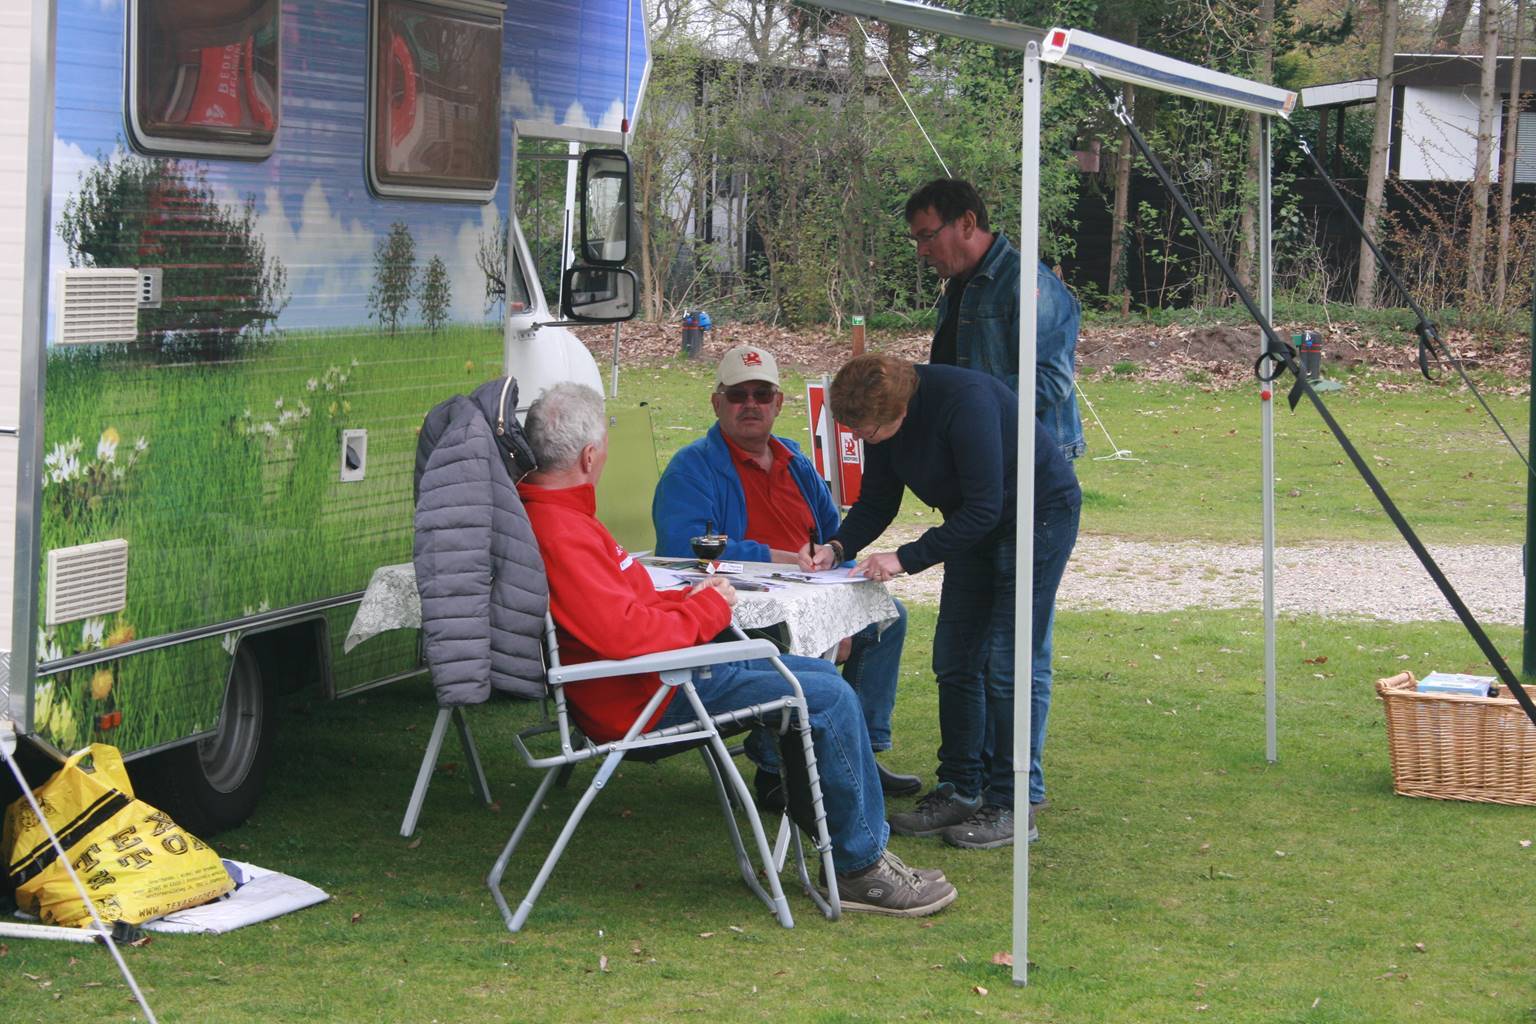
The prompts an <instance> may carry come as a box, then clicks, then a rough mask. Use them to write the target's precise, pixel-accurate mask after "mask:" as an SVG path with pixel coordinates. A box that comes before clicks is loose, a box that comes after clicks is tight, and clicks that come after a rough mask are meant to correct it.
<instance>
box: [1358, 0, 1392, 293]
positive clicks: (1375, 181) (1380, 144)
mask: <svg viewBox="0 0 1536 1024" xmlns="http://www.w3.org/2000/svg"><path fill="white" fill-rule="evenodd" d="M1396 52H1397V0H1381V53H1380V54H1379V55H1378V57H1377V59H1376V126H1375V129H1374V130H1373V131H1372V133H1371V164H1370V168H1369V170H1368V171H1367V172H1366V179H1365V208H1364V210H1362V211H1361V217H1360V222H1361V224H1362V225H1363V227H1364V230H1365V233H1366V234H1367V235H1370V236H1372V237H1373V238H1374V237H1375V235H1376V227H1377V225H1378V223H1379V222H1380V220H1381V203H1382V197H1383V196H1384V195H1385V194H1386V190H1387V151H1388V149H1389V148H1390V147H1391V145H1392V55H1393V54H1394V53H1396ZM1355 303H1356V304H1357V305H1361V306H1374V305H1375V304H1376V257H1375V256H1373V255H1372V254H1371V248H1370V246H1368V245H1366V244H1365V242H1364V241H1363V240H1362V241H1361V243H1360V266H1359V268H1358V272H1357V274H1356V276H1355Z"/></svg>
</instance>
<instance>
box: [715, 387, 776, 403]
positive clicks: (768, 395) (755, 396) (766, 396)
mask: <svg viewBox="0 0 1536 1024" xmlns="http://www.w3.org/2000/svg"><path fill="white" fill-rule="evenodd" d="M720 393H721V394H722V395H724V396H725V400H726V401H727V402H730V403H731V404H732V405H743V404H745V403H746V401H747V399H748V398H751V399H752V401H754V402H756V403H757V404H758V405H768V404H769V403H771V402H772V401H773V399H774V396H775V395H777V394H778V393H779V389H778V388H776V387H774V386H773V385H771V384H759V385H758V386H757V387H755V388H748V387H740V386H736V387H729V388H721V389H720Z"/></svg>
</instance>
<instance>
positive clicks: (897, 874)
mask: <svg viewBox="0 0 1536 1024" xmlns="http://www.w3.org/2000/svg"><path fill="white" fill-rule="evenodd" d="M837 892H838V896H839V897H840V899H841V902H842V905H843V909H844V910H847V911H850V912H855V913H865V914H888V915H890V916H892V917H927V916H928V915H929V914H936V913H938V912H939V911H940V910H943V909H944V908H945V907H947V906H949V905H950V904H951V903H953V902H955V895H956V893H955V887H954V886H953V885H950V884H949V882H948V881H946V880H944V879H942V878H941V879H936V880H924V879H920V878H919V877H918V876H917V875H916V874H915V873H914V872H913V871H912V869H911V868H909V867H907V866H906V865H905V864H903V863H902V862H901V858H900V857H897V856H896V855H895V854H894V853H892V852H891V851H889V850H886V851H885V852H884V853H882V854H881V855H880V859H879V860H877V861H875V862H874V863H873V864H871V865H870V866H869V867H868V868H866V869H865V870H864V871H862V872H860V873H859V874H857V875H844V874H841V873H839V874H838V876H837Z"/></svg>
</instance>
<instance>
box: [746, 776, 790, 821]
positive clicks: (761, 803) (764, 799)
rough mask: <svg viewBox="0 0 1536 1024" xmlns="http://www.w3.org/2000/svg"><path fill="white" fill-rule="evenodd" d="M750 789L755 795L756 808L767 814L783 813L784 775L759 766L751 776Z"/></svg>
mask: <svg viewBox="0 0 1536 1024" xmlns="http://www.w3.org/2000/svg"><path fill="white" fill-rule="evenodd" d="M752 789H753V791H754V793H755V794H756V796H757V809H758V810H760V811H767V812H768V813H769V814H783V813H784V776H782V775H780V774H779V773H778V772H765V771H763V770H762V769H761V768H759V769H758V770H757V773H756V774H755V775H753V776H752Z"/></svg>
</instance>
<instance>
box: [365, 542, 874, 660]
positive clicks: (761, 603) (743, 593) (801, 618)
mask: <svg viewBox="0 0 1536 1024" xmlns="http://www.w3.org/2000/svg"><path fill="white" fill-rule="evenodd" d="M656 561H658V562H661V563H665V564H669V565H670V564H674V563H675V562H676V561H677V560H676V559H658V560H656ZM739 564H741V566H742V572H741V573H739V574H733V575H730V576H727V577H726V578H727V579H732V580H736V579H741V580H746V581H757V582H760V583H761V584H763V585H766V586H770V587H771V588H772V589H770V590H738V591H737V592H736V607H735V608H734V609H733V611H734V620H735V622H736V625H738V626H740V627H741V628H743V629H762V628H766V627H768V626H773V625H776V624H778V623H781V622H782V623H783V624H784V625H785V627H786V630H787V633H788V640H789V653H791V654H803V655H807V656H809V657H819V656H821V655H824V654H826V653H827V652H829V651H831V650H832V649H833V648H834V647H836V646H837V643H838V641H840V640H842V639H843V637H846V636H852V635H853V634H854V633H857V632H858V631H859V630H861V629H863V628H864V627H865V626H868V625H870V624H871V623H876V624H879V625H880V626H881V627H884V626H886V625H889V624H890V623H892V622H895V621H896V603H895V601H893V600H892V599H891V595H890V594H889V593H888V592H887V591H886V589H885V585H884V584H882V583H877V582H875V581H874V580H863V579H861V580H858V581H857V582H851V583H840V584H836V585H825V584H823V585H816V584H809V583H797V582H792V581H789V580H783V579H778V578H775V577H774V576H773V574H774V573H776V572H780V571H783V570H785V569H787V568H789V567H787V566H783V565H774V564H770V563H767V562H743V563H739ZM420 626H421V598H420V596H419V595H418V594H417V592H416V567H415V566H414V565H412V564H411V563H410V562H402V563H400V564H399V565H384V566H380V567H379V568H377V569H375V570H374V571H373V578H372V579H371V580H369V581H368V589H367V591H365V592H364V594H363V599H362V602H361V603H360V604H359V605H358V607H357V615H356V616H355V617H354V618H353V619H352V627H351V629H349V630H348V631H347V638H346V641H345V642H344V643H343V644H342V651H343V652H350V651H351V650H352V649H353V648H354V647H356V646H357V645H358V644H360V643H362V642H363V641H364V640H367V639H369V638H370V637H374V636H377V635H379V634H380V633H383V632H387V631H388V630H391V629H416V628H420Z"/></svg>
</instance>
